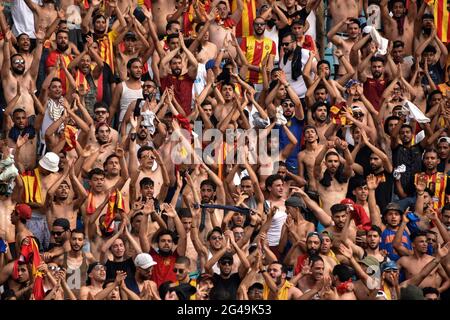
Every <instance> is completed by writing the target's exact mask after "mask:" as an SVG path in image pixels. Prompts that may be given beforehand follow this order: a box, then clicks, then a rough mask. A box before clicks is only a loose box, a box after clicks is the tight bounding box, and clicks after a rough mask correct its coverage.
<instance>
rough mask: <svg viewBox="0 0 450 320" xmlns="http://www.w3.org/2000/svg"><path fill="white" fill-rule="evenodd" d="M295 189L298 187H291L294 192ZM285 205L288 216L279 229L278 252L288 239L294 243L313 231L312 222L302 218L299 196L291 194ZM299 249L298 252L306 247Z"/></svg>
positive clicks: (301, 201)
mask: <svg viewBox="0 0 450 320" xmlns="http://www.w3.org/2000/svg"><path fill="white" fill-rule="evenodd" d="M297 189H299V188H297V187H292V191H293V192H294V193H295V192H296V190H297ZM285 206H286V212H287V214H288V217H287V218H286V222H285V223H284V225H283V228H282V229H281V237H280V244H279V245H278V250H279V252H284V251H285V249H286V245H287V242H288V241H289V242H290V243H291V244H294V243H297V242H298V241H302V240H305V239H306V235H307V234H308V233H310V232H313V231H314V224H312V223H311V222H309V221H306V220H305V218H304V213H303V214H302V209H304V207H305V205H304V202H303V200H302V199H301V198H299V197H297V196H291V197H289V198H288V199H287V200H286V202H285ZM300 249H301V250H299V251H297V253H298V254H300V253H301V252H302V251H305V249H306V248H300Z"/></svg>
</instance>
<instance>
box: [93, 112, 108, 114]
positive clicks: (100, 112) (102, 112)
mask: <svg viewBox="0 0 450 320" xmlns="http://www.w3.org/2000/svg"><path fill="white" fill-rule="evenodd" d="M107 112H108V111H95V112H94V113H95V114H105V113H107Z"/></svg>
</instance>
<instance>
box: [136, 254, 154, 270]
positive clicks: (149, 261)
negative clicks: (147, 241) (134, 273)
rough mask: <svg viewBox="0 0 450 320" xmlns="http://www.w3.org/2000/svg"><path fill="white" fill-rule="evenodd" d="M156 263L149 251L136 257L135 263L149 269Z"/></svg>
mask: <svg viewBox="0 0 450 320" xmlns="http://www.w3.org/2000/svg"><path fill="white" fill-rule="evenodd" d="M155 264H156V262H155V261H154V260H153V258H152V256H151V255H149V254H148V253H139V254H138V255H137V256H136V258H134V265H135V266H136V267H139V268H142V269H148V268H150V267H151V266H154V265H155Z"/></svg>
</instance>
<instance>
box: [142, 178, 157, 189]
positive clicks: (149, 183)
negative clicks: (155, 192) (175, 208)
mask: <svg viewBox="0 0 450 320" xmlns="http://www.w3.org/2000/svg"><path fill="white" fill-rule="evenodd" d="M154 185H155V182H153V180H152V179H151V178H149V177H145V178H142V179H141V181H139V187H140V188H141V189H142V188H143V187H145V186H150V187H153V186H154Z"/></svg>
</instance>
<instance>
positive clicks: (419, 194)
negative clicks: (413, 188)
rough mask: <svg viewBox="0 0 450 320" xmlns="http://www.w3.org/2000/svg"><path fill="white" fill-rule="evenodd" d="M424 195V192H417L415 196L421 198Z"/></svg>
mask: <svg viewBox="0 0 450 320" xmlns="http://www.w3.org/2000/svg"><path fill="white" fill-rule="evenodd" d="M424 193H425V191H422V192H417V195H418V196H423V194H424Z"/></svg>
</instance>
